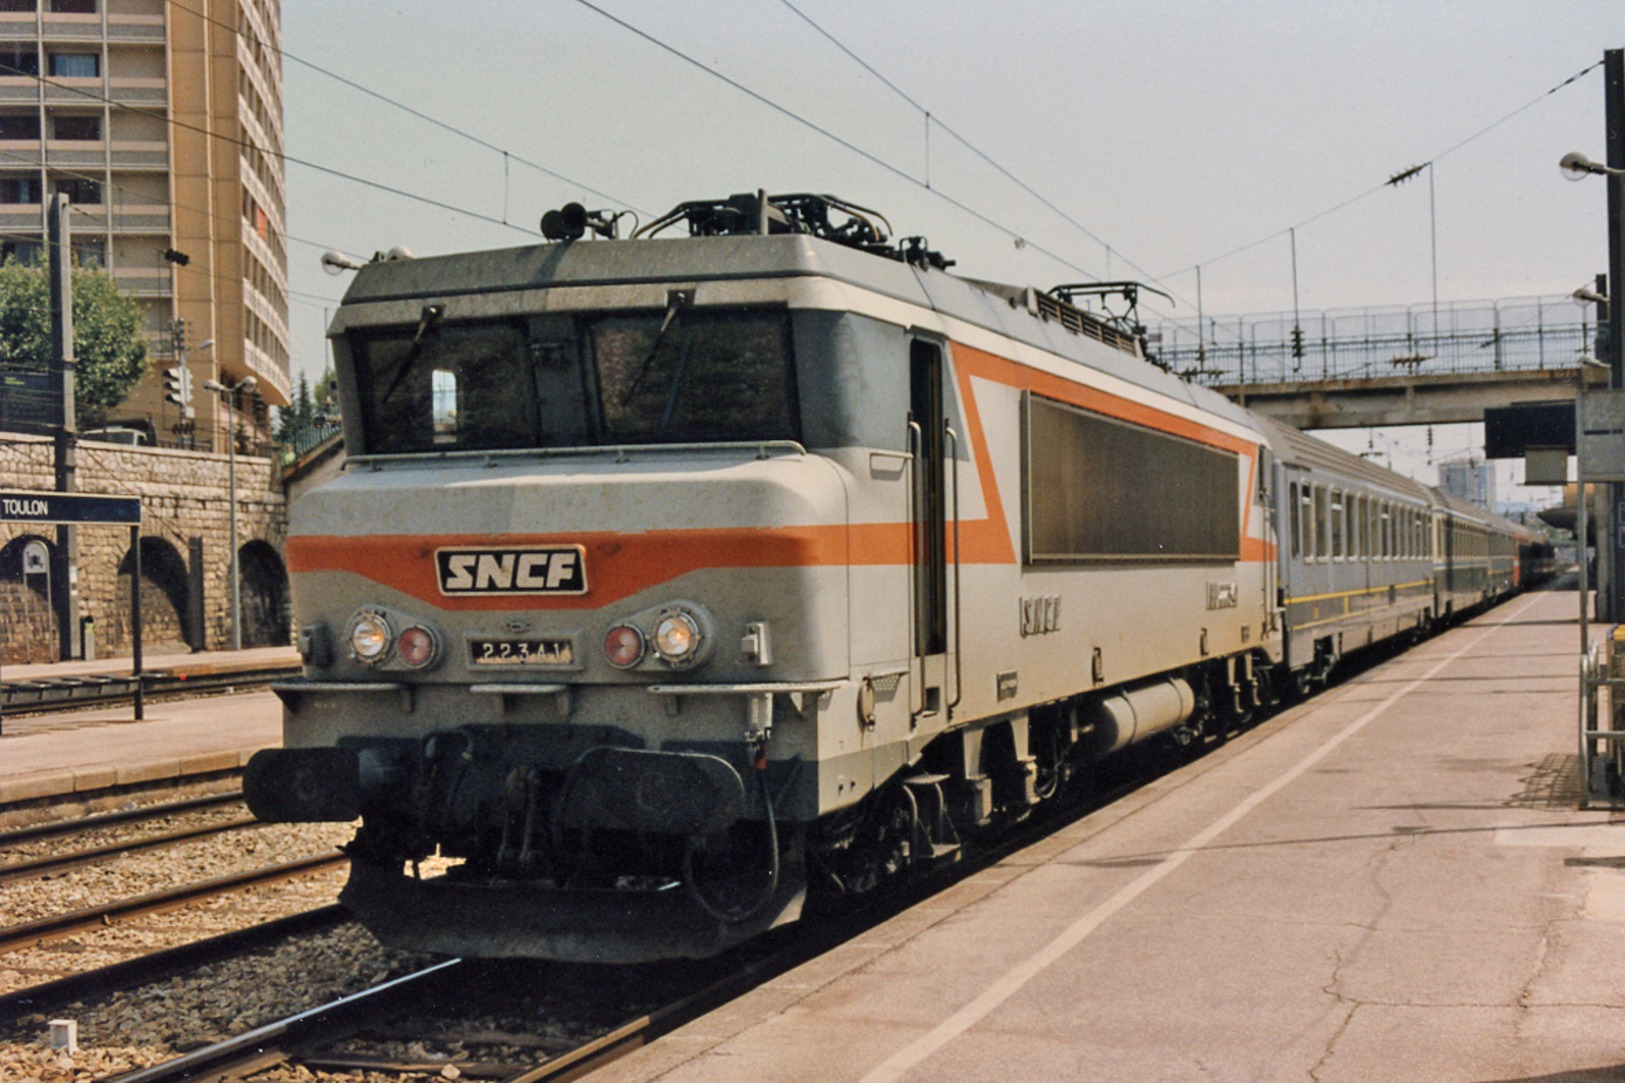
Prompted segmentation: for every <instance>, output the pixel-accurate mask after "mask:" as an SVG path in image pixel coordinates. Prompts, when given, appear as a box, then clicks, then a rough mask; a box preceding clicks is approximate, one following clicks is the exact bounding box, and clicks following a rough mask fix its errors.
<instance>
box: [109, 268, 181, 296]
mask: <svg viewBox="0 0 1625 1087" xmlns="http://www.w3.org/2000/svg"><path fill="white" fill-rule="evenodd" d="M113 282H115V283H117V284H118V289H119V292H120V293H121V294H125V295H129V296H130V297H132V298H167V297H169V293H170V287H169V276H167V275H164V274H161V273H158V272H155V271H153V270H152V269H151V268H120V269H118V270H116V271H115V272H114V273H113Z"/></svg>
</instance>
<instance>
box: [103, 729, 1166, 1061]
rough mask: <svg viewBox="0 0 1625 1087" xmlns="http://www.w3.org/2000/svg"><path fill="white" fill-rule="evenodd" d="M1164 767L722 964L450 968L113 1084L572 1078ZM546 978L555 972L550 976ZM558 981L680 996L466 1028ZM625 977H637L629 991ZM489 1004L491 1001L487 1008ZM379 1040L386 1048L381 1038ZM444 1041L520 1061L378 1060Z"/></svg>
mask: <svg viewBox="0 0 1625 1087" xmlns="http://www.w3.org/2000/svg"><path fill="white" fill-rule="evenodd" d="M1170 768H1171V767H1170V766H1166V765H1165V766H1161V767H1152V766H1150V765H1148V764H1147V762H1146V760H1133V761H1130V760H1123V761H1122V762H1121V763H1120V764H1119V773H1117V774H1116V775H1114V776H1112V777H1111V778H1110V779H1108V780H1103V781H1101V782H1098V783H1096V787H1094V788H1092V789H1091V790H1090V792H1089V794H1088V799H1087V800H1086V801H1085V802H1082V803H1080V804H1075V805H1071V806H1069V810H1067V811H1064V812H1060V813H1057V814H1056V815H1055V816H1053V817H1051V818H1050V819H1046V820H1035V821H1033V822H1032V823H1030V824H1028V825H1026V826H1023V827H1022V828H1020V829H1019V830H1018V831H1016V832H1015V833H1012V834H1011V835H1008V836H1006V837H1005V838H1003V839H1001V840H999V841H998V842H997V843H995V844H993V845H991V846H989V847H988V848H986V849H984V850H982V851H981V852H980V853H979V854H978V856H977V857H976V859H975V860H974V861H972V862H971V863H969V864H967V865H964V866H960V867H957V868H953V869H949V870H945V871H944V872H942V873H941V874H939V875H936V876H932V877H928V878H926V879H923V880H921V881H919V882H918V883H916V884H912V885H909V886H904V887H899V888H897V889H895V890H893V891H891V892H889V893H886V894H883V895H880V896H877V897H876V898H875V899H873V900H871V901H869V902H867V903H866V904H865V905H864V906H863V907H862V908H859V909H855V910H851V911H849V912H846V913H843V914H841V915H837V916H828V917H824V918H822V919H820V920H817V921H812V922H808V923H806V924H804V925H803V926H801V927H799V928H798V929H794V930H780V931H777V932H775V933H771V934H769V935H768V936H767V937H764V938H763V939H762V940H761V941H759V942H757V943H756V944H753V945H751V946H749V947H747V948H745V949H741V950H740V951H738V952H735V953H733V954H732V955H730V956H726V957H725V958H724V959H723V960H716V961H712V962H707V963H687V964H680V965H678V966H676V967H673V966H672V965H671V964H665V965H663V966H661V965H656V966H653V967H650V966H643V967H615V968H592V967H569V966H560V967H549V966H547V965H545V964H523V965H507V964H505V965H502V966H495V965H493V964H482V963H476V962H466V961H463V960H448V961H446V962H443V963H438V964H436V965H434V966H433V967H430V968H429V969H427V970H424V971H420V972H419V973H417V974H412V975H407V976H405V977H401V978H397V979H394V980H393V981H390V982H387V983H385V984H383V985H379V986H376V987H374V988H372V989H368V990H365V991H362V992H358V993H355V994H354V995H352V996H349V997H345V998H343V999H341V1000H336V1001H332V1002H329V1003H326V1004H323V1005H321V1006H320V1007H316V1008H312V1009H310V1010H309V1011H304V1012H300V1013H298V1014H296V1015H292V1016H289V1017H287V1018H285V1019H282V1020H278V1021H277V1022H274V1023H269V1024H265V1025H263V1026H260V1027H257V1028H255V1029H254V1030H251V1031H248V1032H245V1033H243V1034H241V1035H238V1036H237V1037H234V1038H230V1039H227V1040H224V1041H221V1042H218V1043H215V1044H213V1045H210V1046H206V1047H203V1048H200V1049H198V1050H195V1051H194V1052H192V1053H188V1054H185V1055H183V1056H181V1057H178V1058H175V1059H174V1060H171V1061H168V1062H165V1063H163V1064H160V1065H156V1066H153V1067H151V1068H146V1069H142V1070H139V1071H135V1072H131V1073H129V1074H128V1075H126V1076H124V1077H122V1079H121V1080H120V1082H132V1083H156V1082H166V1081H174V1080H186V1081H193V1082H208V1081H218V1080H223V1079H239V1078H244V1077H248V1076H253V1075H256V1074H258V1073H262V1072H265V1071H267V1070H269V1069H272V1068H278V1067H286V1068H292V1069H297V1070H299V1071H300V1072H301V1074H309V1075H321V1076H323V1077H329V1076H332V1077H343V1076H348V1075H353V1076H358V1077H359V1076H365V1075H369V1074H385V1075H394V1076H402V1077H413V1076H438V1075H440V1074H442V1073H443V1072H444V1071H445V1069H446V1067H447V1065H451V1064H454V1065H455V1066H456V1072H457V1075H458V1076H459V1077H461V1078H464V1079H478V1080H501V1081H508V1082H518V1083H554V1082H568V1081H572V1080H576V1079H579V1078H581V1077H582V1076H585V1075H586V1074H588V1073H589V1072H592V1071H593V1070H595V1069H598V1068H601V1067H604V1066H605V1065H608V1064H610V1063H612V1062H613V1061H615V1060H617V1059H619V1058H621V1057H623V1056H625V1055H627V1054H629V1053H631V1052H633V1051H635V1050H636V1049H638V1048H640V1047H641V1046H643V1045H645V1044H647V1043H648V1042H650V1041H652V1040H654V1039H656V1038H658V1037H660V1036H662V1035H664V1034H667V1033H669V1032H670V1031H672V1030H674V1029H676V1028H678V1027H680V1026H682V1025H683V1024H685V1023H688V1022H690V1021H692V1020H693V1019H695V1018H697V1017H699V1016H701V1015H703V1014H705V1013H707V1012H709V1011H711V1010H712V1009H714V1008H717V1007H720V1006H721V1005H723V1004H724V1003H726V1002H728V1001H730V1000H733V999H736V998H737V997H739V996H741V995H743V994H745V993H746V992H748V991H750V990H751V989H752V988H754V987H756V986H758V985H761V984H762V983H763V982H765V981H767V980H769V979H771V978H773V977H776V976H778V975H780V974H782V973H784V972H786V971H788V970H790V969H792V968H794V967H796V966H798V965H800V964H802V963H804V962H807V961H809V960H811V959H813V958H816V957H817V956H819V955H822V954H825V953H826V952H828V951H830V950H832V949H834V948H836V947H839V946H840V945H842V944H843V943H845V942H847V941H850V940H852V939H854V938H856V937H858V936H859V935H861V934H862V933H863V932H865V931H867V930H868V929H870V928H872V927H874V926H875V925H878V924H880V923H882V922H884V921H885V920H887V919H888V918H890V917H892V916H895V915H896V914H897V913H899V912H901V911H903V910H906V909H908V908H909V907H911V906H913V905H915V904H917V903H918V902H920V901H922V900H923V899H925V898H927V897H929V896H930V895H932V894H935V893H936V892H937V891H939V890H941V889H943V888H944V887H946V886H948V885H950V884H951V883H953V882H955V881H957V880H959V879H963V878H965V877H966V876H968V875H971V874H974V873H975V872H976V871H979V870H981V869H982V868H985V867H986V866H988V865H992V864H997V863H998V862H999V861H1000V860H1002V859H1003V858H1004V857H1006V856H1008V855H1009V854H1010V853H1012V852H1015V851H1017V850H1019V849H1021V848H1023V847H1025V846H1026V845H1028V844H1030V843H1031V842H1032V841H1034V840H1037V839H1040V838H1042V837H1044V836H1046V835H1048V834H1051V833H1054V832H1055V830H1057V829H1059V827H1060V826H1062V825H1065V823H1067V822H1071V821H1074V820H1076V819H1078V818H1081V817H1083V816H1084V815H1085V814H1087V813H1088V812H1090V811H1093V810H1095V809H1096V808H1098V807H1100V806H1103V805H1105V804H1108V803H1111V802H1112V801H1114V800H1116V799H1117V798H1119V797H1121V796H1122V795H1124V794H1126V793H1128V792H1131V791H1133V790H1134V789H1135V788H1138V787H1140V786H1141V785H1143V784H1145V783H1146V782H1147V781H1148V780H1150V778H1152V777H1154V776H1156V775H1157V774H1158V773H1161V772H1165V771H1166V770H1168V769H1170ZM526 970H528V971H529V973H528V974H527V973H525V971H526ZM549 970H554V971H557V973H555V974H549V973H548V971H549ZM561 975H562V976H563V977H564V979H565V980H564V981H562V982H560V983H559V984H560V985H561V986H568V988H569V989H571V990H579V991H581V992H583V993H591V992H595V991H600V992H603V991H607V992H630V993H636V994H640V995H641V994H644V993H647V992H659V991H664V990H668V989H676V990H677V992H676V995H675V996H673V997H671V998H669V999H666V1000H663V1001H661V1002H659V1004H658V1006H655V1007H652V1008H649V1009H648V1010H640V1011H638V1012H636V1014H633V1015H631V1016H629V1017H623V1016H617V1017H615V1018H614V1021H610V1019H609V1017H607V1016H606V1017H605V1025H604V1027H603V1028H601V1029H598V1030H593V1031H591V1032H590V1033H589V1035H588V1036H586V1037H580V1036H576V1037H568V1036H565V1035H562V1034H559V1033H558V1032H556V1031H555V1032H554V1033H552V1034H547V1033H545V1032H544V1033H542V1034H535V1033H515V1032H503V1031H491V1030H480V1029H470V1027H469V1023H470V1022H471V1021H480V1020H482V1019H483V1018H484V1017H485V1016H487V1015H491V1014H493V1011H492V1009H491V1008H488V1007H482V1006H481V1003H482V1000H483V1001H484V1003H486V1004H492V1003H494V1004H498V1005H501V1006H502V1007H506V1008H509V1009H511V1008H513V1007H525V1008H529V1007H533V1006H535V1005H537V1004H538V1003H551V1004H559V1003H565V1004H568V1003H570V1002H571V1000H572V998H571V997H569V996H568V995H564V996H561V995H559V993H558V992H557V991H551V986H552V984H553V979H555V978H557V977H559V976H561ZM629 977H633V978H641V979H642V980H634V981H631V982H629V981H628V978H629ZM539 979H540V980H539ZM535 985H544V986H549V987H550V992H549V996H548V998H547V999H546V1000H545V1001H542V1000H539V999H538V998H536V997H535V996H533V995H531V994H529V993H528V990H529V989H530V988H531V987H532V986H535ZM522 994H523V995H522ZM486 996H489V997H490V998H491V999H489V1000H485V999H484V998H485V997H486ZM465 1002H472V1003H473V1005H474V1007H473V1008H472V1009H470V1008H467V1007H459V1006H458V1005H460V1004H462V1003H465ZM403 1026H404V1027H405V1028H406V1029H407V1030H408V1031H410V1030H411V1029H413V1028H414V1027H416V1028H418V1029H419V1030H420V1033H418V1034H414V1035H412V1036H411V1037H410V1038H401V1037H400V1033H401V1030H402V1028H403ZM381 1037H382V1038H385V1039H386V1041H384V1042H380V1041H379V1039H380V1038H381ZM453 1040H461V1042H462V1043H465V1044H471V1045H472V1044H475V1043H481V1042H483V1043H485V1044H494V1045H498V1046H502V1047H506V1049H507V1050H529V1051H531V1052H529V1053H509V1052H505V1053H504V1055H502V1056H500V1057H494V1056H481V1057H478V1058H475V1059H462V1060H449V1059H448V1060H439V1061H424V1060H421V1059H412V1058H406V1057H400V1056H391V1055H389V1054H390V1052H391V1050H392V1049H393V1050H402V1049H409V1048H416V1049H418V1050H420V1051H422V1050H427V1051H431V1052H433V1051H438V1052H448V1051H451V1050H453V1049H454V1048H456V1045H457V1043H456V1042H454V1041H453ZM391 1043H393V1044H391ZM414 1043H415V1046H414Z"/></svg>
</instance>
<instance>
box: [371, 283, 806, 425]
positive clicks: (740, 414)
mask: <svg viewBox="0 0 1625 1087" xmlns="http://www.w3.org/2000/svg"><path fill="white" fill-rule="evenodd" d="M442 312H443V310H442V308H441V307H440V306H438V305H429V306H425V307H424V308H423V316H422V317H421V319H420V320H419V321H418V323H417V324H416V325H415V326H411V327H394V328H386V329H358V330H355V331H353V332H352V333H351V335H350V355H351V362H352V365H353V367H354V369H355V374H356V386H357V390H358V392H359V394H360V399H361V408H362V410H361V416H362V425H363V428H364V432H365V435H366V448H367V452H369V453H427V452H452V451H459V450H492V449H532V448H546V449H557V448H567V447H581V446H591V445H621V444H631V443H638V444H674V443H683V442H718V441H772V440H778V439H788V440H798V439H799V437H800V428H799V426H798V425H797V423H798V406H797V399H796V389H795V374H794V370H793V367H792V365H791V356H790V332H789V319H788V315H787V314H785V313H784V312H782V311H779V312H764V311H733V312H724V313H716V312H711V313H703V314H698V315H697V314H694V313H692V312H682V313H679V312H676V307H674V309H673V311H672V312H671V313H670V314H669V315H668V316H667V317H666V319H664V320H663V319H662V318H661V317H660V316H649V317H635V318H629V317H620V316H617V317H601V318H597V319H591V318H589V319H586V320H580V319H577V318H573V317H569V316H562V315H535V316H532V317H530V318H528V319H527V318H516V319H511V320H497V321H484V322H458V323H453V322H450V321H446V322H442V321H441V319H440V315H441V313H442Z"/></svg>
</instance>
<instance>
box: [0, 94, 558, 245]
mask: <svg viewBox="0 0 1625 1087" xmlns="http://www.w3.org/2000/svg"><path fill="white" fill-rule="evenodd" d="M0 75H14V76H28V77H30V78H32V79H34V80H35V81H37V82H40V83H47V82H50V77H48V76H44V75H41V74H39V73H38V72H29V71H25V70H23V69H21V68H17V67H14V66H12V65H9V64H5V63H3V62H0ZM51 86H52V87H55V88H57V89H59V90H66V91H70V92H72V93H73V94H77V95H79V96H80V97H83V98H88V99H90V100H91V101H95V102H102V103H105V104H106V105H108V106H111V107H113V108H114V109H123V110H128V111H130V112H132V113H136V114H140V115H141V116H144V117H151V118H153V119H155V120H158V121H162V122H163V123H165V124H169V125H173V126H175V127H176V128H182V129H185V130H187V131H188V132H196V133H199V134H200V135H203V136H206V137H208V138H209V139H212V140H219V141H220V142H222V143H227V144H230V145H232V146H234V147H242V148H246V149H249V150H252V151H255V152H257V153H259V154H261V155H266V156H268V157H273V158H277V159H280V160H281V161H282V162H284V163H292V164H294V165H295V166H303V167H304V168H306V169H308V170H315V171H317V172H318V173H323V174H326V175H328V176H329V177H336V178H338V179H339V180H341V181H349V182H352V183H354V184H357V185H364V186H366V187H367V188H371V189H376V190H378V191H380V192H386V193H389V194H391V195H393V196H399V197H402V198H403V199H407V200H412V201H416V202H417V203H420V204H425V205H428V206H430V207H434V208H438V209H440V210H441V211H449V212H452V213H454V214H457V215H464V216H467V217H468V218H470V219H478V220H480V221H482V222H486V223H490V224H491V225H493V226H500V227H506V228H507V229H509V230H517V231H519V232H520V233H522V234H527V235H529V236H531V237H533V238H540V237H541V236H542V234H541V232H540V231H538V230H531V229H530V228H529V227H523V226H519V225H518V224H516V223H505V222H503V221H502V220H501V219H500V218H498V217H496V216H493V215H486V214H485V213H484V212H479V211H474V210H472V209H470V208H464V207H459V206H458V205H456V204H451V203H448V202H446V201H444V200H438V199H436V198H434V197H432V196H424V195H423V194H422V193H415V192H412V191H410V190H408V189H402V188H400V187H398V186H395V185H387V184H385V183H384V182H382V181H374V180H373V179H371V178H366V177H361V176H359V175H357V174H352V173H349V172H347V171H345V170H340V169H337V168H335V167H332V166H324V165H323V164H321V163H319V162H312V161H310V160H309V159H303V158H299V157H297V156H294V155H290V154H288V153H287V152H286V151H278V150H275V149H267V148H264V147H261V146H260V145H259V144H258V143H256V142H254V141H253V140H243V139H238V138H236V137H235V136H230V135H227V134H226V133H223V132H215V131H213V130H211V129H208V128H204V127H203V126H202V125H194V124H190V123H188V122H185V121H181V120H178V119H176V118H173V117H170V116H169V115H168V114H166V113H159V112H157V111H154V110H147V109H142V108H141V107H139V106H133V105H130V104H129V103H127V102H118V101H115V100H114V99H112V98H110V97H108V96H107V95H103V94H97V93H96V92H94V91H91V90H87V89H85V88H81V87H70V86H67V85H66V84H62V83H55V82H51Z"/></svg>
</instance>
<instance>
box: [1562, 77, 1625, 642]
mask: <svg viewBox="0 0 1625 1087" xmlns="http://www.w3.org/2000/svg"><path fill="white" fill-rule="evenodd" d="M1603 84H1604V88H1603V95H1604V101H1603V105H1604V110H1603V122H1604V124H1603V127H1604V130H1605V138H1606V143H1607V160H1608V161H1607V163H1606V164H1604V163H1600V162H1593V161H1591V159H1589V158H1588V157H1586V156H1585V155H1583V154H1581V153H1580V152H1578V151H1571V152H1569V153H1568V154H1567V155H1564V156H1563V158H1562V160H1561V161H1560V162H1559V163H1558V166H1559V168H1561V169H1562V171H1563V175H1564V176H1565V177H1567V178H1569V179H1570V180H1573V181H1580V180H1583V179H1584V178H1586V177H1589V176H1591V175H1593V174H1595V175H1598V176H1600V177H1602V178H1603V179H1604V180H1605V181H1606V182H1607V185H1608V219H1607V222H1608V287H1607V292H1606V293H1607V295H1608V296H1609V297H1610V298H1612V299H1616V300H1617V299H1618V298H1619V297H1620V291H1621V290H1625V286H1622V285H1625V50H1621V49H1609V50H1607V51H1606V52H1605V53H1603ZM1607 310H1608V323H1607V325H1606V326H1605V327H1606V331H1607V335H1606V337H1605V342H1604V344H1603V346H1604V347H1605V348H1606V349H1607V351H1606V354H1604V356H1603V361H1605V362H1607V363H1608V368H1609V374H1608V387H1609V390H1610V391H1611V392H1612V393H1613V394H1614V395H1618V396H1625V392H1621V391H1620V390H1625V305H1620V304H1611V305H1609V306H1608V307H1607ZM1600 316H1601V315H1600V314H1599V317H1600ZM1599 323H1600V322H1599ZM1607 493H1608V506H1607V515H1606V517H1605V518H1604V521H1603V523H1604V524H1605V525H1606V526H1607V531H1608V538H1607V542H1606V543H1602V542H1601V541H1599V546H1598V548H1597V550H1598V552H1599V554H1601V553H1604V552H1606V554H1607V556H1608V558H1609V562H1608V566H1607V572H1608V577H1607V580H1606V582H1605V583H1604V584H1602V585H1600V586H1598V589H1599V592H1598V594H1597V596H1598V599H1597V611H1598V617H1599V618H1602V619H1607V620H1608V621H1610V622H1615V623H1618V622H1625V516H1621V514H1622V512H1625V511H1621V509H1620V507H1621V506H1622V505H1625V502H1622V501H1621V499H1622V497H1625V488H1622V487H1621V486H1620V485H1619V484H1617V483H1610V484H1609V485H1608V487H1607Z"/></svg>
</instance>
